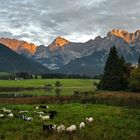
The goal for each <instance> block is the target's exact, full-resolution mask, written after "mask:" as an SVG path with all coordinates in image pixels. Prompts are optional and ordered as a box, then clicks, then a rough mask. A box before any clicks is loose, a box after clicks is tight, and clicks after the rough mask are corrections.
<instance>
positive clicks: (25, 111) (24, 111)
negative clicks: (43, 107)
mask: <svg viewBox="0 0 140 140" xmlns="http://www.w3.org/2000/svg"><path fill="white" fill-rule="evenodd" d="M28 112H29V111H27V110H23V111H19V113H28Z"/></svg>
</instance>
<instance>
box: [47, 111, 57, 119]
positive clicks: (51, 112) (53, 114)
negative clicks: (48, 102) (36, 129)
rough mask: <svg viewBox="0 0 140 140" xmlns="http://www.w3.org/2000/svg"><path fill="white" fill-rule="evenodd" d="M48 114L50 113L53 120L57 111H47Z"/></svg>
mask: <svg viewBox="0 0 140 140" xmlns="http://www.w3.org/2000/svg"><path fill="white" fill-rule="evenodd" d="M48 113H50V118H51V119H53V118H54V117H55V116H56V114H57V111H55V110H53V111H49V112H48Z"/></svg>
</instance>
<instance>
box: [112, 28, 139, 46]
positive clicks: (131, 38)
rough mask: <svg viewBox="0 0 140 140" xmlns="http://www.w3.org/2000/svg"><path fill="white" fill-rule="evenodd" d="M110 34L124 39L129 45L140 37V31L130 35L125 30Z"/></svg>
mask: <svg viewBox="0 0 140 140" xmlns="http://www.w3.org/2000/svg"><path fill="white" fill-rule="evenodd" d="M110 33H111V34H113V35H115V36H117V37H120V38H122V39H123V40H125V41H126V42H127V43H128V44H131V43H134V42H135V40H136V39H137V38H138V37H139V36H140V30H137V31H136V32H135V33H129V32H127V31H124V30H119V29H113V30H112V31H111V32H110Z"/></svg>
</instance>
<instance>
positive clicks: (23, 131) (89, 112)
mask: <svg viewBox="0 0 140 140" xmlns="http://www.w3.org/2000/svg"><path fill="white" fill-rule="evenodd" d="M2 107H6V108H8V109H14V111H13V112H14V113H16V112H17V111H18V110H29V113H28V114H27V115H28V116H32V117H33V118H34V120H33V121H32V122H25V121H24V120H21V119H18V118H13V119H10V118H3V119H0V128H1V129H0V139H1V140H25V139H26V140H69V135H68V134H67V133H63V134H57V132H54V133H53V134H47V133H45V132H43V129H42V125H43V124H44V122H42V121H41V120H40V118H39V117H38V115H36V114H34V112H33V110H34V108H33V106H32V105H11V106H5V105H0V108H2ZM49 107H50V109H49V110H56V111H57V112H58V114H57V116H56V117H55V118H54V119H52V120H49V121H48V122H46V123H47V124H50V123H53V124H56V125H57V126H58V125H60V124H61V123H63V124H64V125H65V126H66V127H68V126H70V125H72V124H75V125H76V126H77V131H76V133H75V134H73V135H70V137H71V138H72V139H73V140H139V138H140V123H139V121H140V110H139V109H131V108H125V107H112V106H107V105H92V104H88V106H87V107H86V108H84V107H83V106H82V105H81V104H61V105H60V104H50V105H49ZM40 111H42V110H40ZM1 112H2V111H1ZM87 116H93V118H94V122H93V123H92V124H91V125H86V127H85V128H84V129H83V130H79V128H78V125H79V123H80V122H82V121H85V118H86V117H87Z"/></svg>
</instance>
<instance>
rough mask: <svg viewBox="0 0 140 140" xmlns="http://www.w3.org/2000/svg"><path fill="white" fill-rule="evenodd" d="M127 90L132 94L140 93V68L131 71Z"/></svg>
mask: <svg viewBox="0 0 140 140" xmlns="http://www.w3.org/2000/svg"><path fill="white" fill-rule="evenodd" d="M129 89H130V90H131V91H134V92H140V68H135V69H133V70H132V72H131V75H130V78H129Z"/></svg>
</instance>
